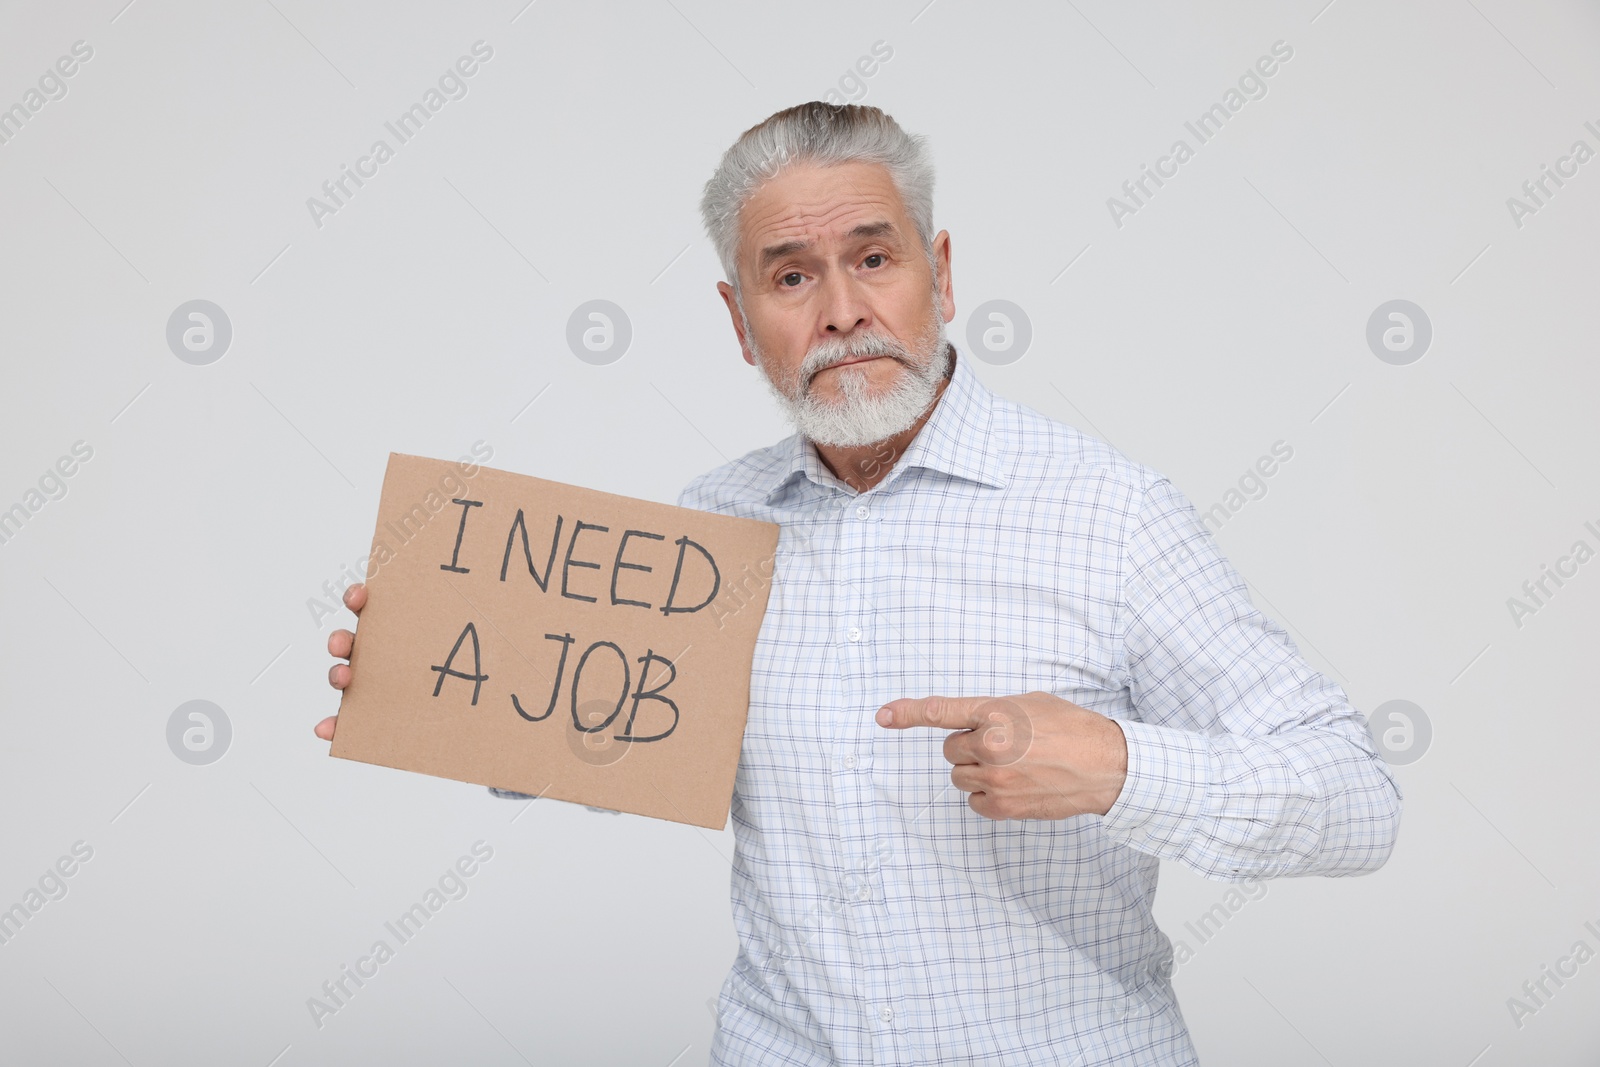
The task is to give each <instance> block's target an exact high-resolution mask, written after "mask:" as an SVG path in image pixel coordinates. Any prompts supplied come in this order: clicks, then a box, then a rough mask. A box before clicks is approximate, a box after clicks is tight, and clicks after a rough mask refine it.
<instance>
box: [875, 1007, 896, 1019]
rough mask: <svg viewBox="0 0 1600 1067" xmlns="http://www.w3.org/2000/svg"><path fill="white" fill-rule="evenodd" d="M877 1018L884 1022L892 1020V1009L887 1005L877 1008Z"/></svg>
mask: <svg viewBox="0 0 1600 1067" xmlns="http://www.w3.org/2000/svg"><path fill="white" fill-rule="evenodd" d="M878 1018H880V1019H882V1020H883V1021H884V1022H886V1023H892V1022H894V1009H893V1008H891V1007H888V1006H885V1007H882V1008H879V1009H878Z"/></svg>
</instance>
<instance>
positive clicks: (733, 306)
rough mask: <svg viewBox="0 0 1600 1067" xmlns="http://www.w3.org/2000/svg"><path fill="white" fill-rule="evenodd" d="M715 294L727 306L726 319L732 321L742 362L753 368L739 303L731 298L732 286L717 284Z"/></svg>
mask: <svg viewBox="0 0 1600 1067" xmlns="http://www.w3.org/2000/svg"><path fill="white" fill-rule="evenodd" d="M717 292H718V293H719V294H720V295H721V296H722V302H723V303H724V304H726V305H727V306H728V317H729V318H730V319H732V320H733V333H734V336H736V337H738V338H739V348H740V350H741V351H743V352H744V361H745V362H746V363H748V364H750V365H751V366H752V367H754V366H755V365H756V357H755V355H754V353H752V352H751V351H750V341H749V340H748V339H747V338H746V337H745V334H744V316H743V315H740V314H739V303H738V301H737V300H735V299H734V297H733V286H731V285H729V284H728V283H727V282H718V283H717Z"/></svg>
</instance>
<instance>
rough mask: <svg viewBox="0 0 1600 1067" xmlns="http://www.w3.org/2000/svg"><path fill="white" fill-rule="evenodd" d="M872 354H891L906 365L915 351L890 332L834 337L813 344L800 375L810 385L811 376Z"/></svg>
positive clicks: (890, 355)
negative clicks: (891, 335) (890, 334)
mask: <svg viewBox="0 0 1600 1067" xmlns="http://www.w3.org/2000/svg"><path fill="white" fill-rule="evenodd" d="M871 356H888V357H889V358H891V359H895V360H899V361H900V362H901V363H906V364H909V363H910V360H911V352H910V351H909V350H908V349H907V348H906V346H905V345H903V344H901V343H900V342H899V341H898V340H896V339H895V338H894V337H890V336H888V335H886V334H880V333H865V334H859V335H853V336H850V337H830V338H828V339H827V340H824V341H818V342H817V343H816V344H814V345H812V346H811V350H810V351H809V352H807V353H806V358H805V362H803V363H802V364H801V365H800V377H801V380H802V381H803V382H804V383H805V385H806V386H807V387H808V388H809V387H810V385H811V379H812V378H814V377H816V376H817V374H819V373H821V372H822V371H825V370H827V369H828V368H829V367H832V366H833V365H835V364H837V363H848V362H849V361H851V360H854V359H866V358H868V357H871Z"/></svg>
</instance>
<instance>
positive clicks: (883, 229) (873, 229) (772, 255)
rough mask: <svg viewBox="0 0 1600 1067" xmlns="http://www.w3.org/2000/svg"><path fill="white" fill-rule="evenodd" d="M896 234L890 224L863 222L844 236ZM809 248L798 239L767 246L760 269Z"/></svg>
mask: <svg viewBox="0 0 1600 1067" xmlns="http://www.w3.org/2000/svg"><path fill="white" fill-rule="evenodd" d="M898 232H899V231H898V230H896V229H895V225H894V223H892V222H888V221H882V222H863V223H862V224H861V225H859V226H856V227H853V228H852V229H851V230H850V232H849V233H847V234H845V237H847V238H849V239H850V240H860V239H861V238H864V237H893V236H895V235H896V234H897V233H898ZM810 247H811V242H810V241H802V240H799V239H798V238H796V239H795V240H792V241H783V242H780V243H778V244H775V245H768V246H767V247H766V248H763V249H762V250H761V269H762V270H766V269H767V268H768V267H770V266H772V264H773V263H774V262H775V261H776V260H780V259H782V258H783V257H784V256H791V255H793V254H794V253H796V252H804V251H805V250H806V249H808V248H810Z"/></svg>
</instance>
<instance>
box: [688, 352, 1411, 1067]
mask: <svg viewBox="0 0 1600 1067" xmlns="http://www.w3.org/2000/svg"><path fill="white" fill-rule="evenodd" d="M678 502H679V504H681V505H683V506H685V507H691V508H699V509H702V510H706V511H713V512H719V513H722V514H727V515H741V516H746V517H749V518H754V519H763V520H766V521H768V522H774V523H778V524H780V525H781V527H782V533H781V536H780V539H779V542H778V551H777V561H776V569H775V571H774V575H773V579H772V589H771V592H770V600H769V602H768V606H767V612H766V616H765V619H764V620H763V622H762V626H761V631H760V636H759V639H758V641H757V644H756V650H755V662H754V668H753V672H752V676H751V683H750V715H749V720H748V724H747V726H746V728H745V736H744V747H743V751H742V754H741V758H740V761H739V769H738V776H737V779H736V782H735V788H734V796H733V806H732V813H731V816H732V822H733V829H734V834H735V841H736V851H735V857H734V866H733V873H732V898H733V916H734V922H735V925H736V927H737V931H738V935H739V944H740V947H739V952H738V955H737V957H736V959H735V961H734V964H733V967H732V970H731V971H730V973H729V975H728V977H727V979H726V981H725V982H724V984H723V987H722V991H721V994H720V996H719V998H718V1014H719V1024H718V1030H717V1036H716V1040H715V1042H714V1044H713V1048H712V1059H713V1061H714V1062H716V1063H719V1064H734V1063H737V1064H760V1065H763V1067H771V1065H775V1064H805V1065H821V1064H869V1063H875V1064H886V1063H894V1064H910V1063H917V1064H952V1065H954V1064H961V1065H966V1067H970V1065H974V1064H994V1065H1001V1064H1004V1065H1006V1067H1019V1065H1025V1064H1050V1065H1057V1064H1076V1065H1080V1067H1088V1065H1091V1064H1107V1065H1109V1064H1117V1065H1119V1067H1128V1065H1132V1064H1162V1065H1175V1064H1194V1063H1197V1062H1198V1061H1197V1059H1196V1056H1195V1052H1194V1048H1193V1045H1192V1043H1191V1042H1190V1039H1189V1036H1188V1032H1187V1029H1186V1027H1185V1025H1184V1021H1183V1016H1182V1014H1181V1013H1180V1011H1179V1009H1178V1004H1177V1001H1176V999H1175V997H1174V995H1173V991H1172V984H1171V981H1170V975H1171V970H1172V942H1171V941H1170V940H1169V939H1168V938H1167V937H1166V936H1165V935H1164V934H1163V933H1162V932H1161V930H1160V929H1158V928H1157V926H1156V924H1155V921H1154V919H1153V918H1152V915H1151V905H1152V902H1153V900H1154V897H1155V890H1156V878H1157V872H1158V868H1159V861H1160V860H1161V859H1167V860H1171V861H1174V862H1177V863H1181V864H1183V865H1185V866H1186V867H1188V868H1190V869H1191V870H1194V871H1196V872H1198V873H1200V874H1201V875H1203V876H1205V877H1207V878H1212V879H1217V880H1220V881H1243V880H1245V879H1248V878H1251V877H1255V878H1270V877H1281V876H1288V875H1311V874H1321V875H1354V874H1362V873H1365V872H1368V871H1372V870H1374V869H1376V868H1377V867H1379V866H1380V865H1382V863H1383V862H1384V860H1385V859H1386V858H1387V857H1388V855H1389V853H1390V851H1391V849H1392V848H1393V845H1394V841H1395V835H1396V831H1397V828H1398V823H1399V817H1400V805H1401V794H1400V789H1399V786H1398V785H1397V784H1396V782H1395V780H1394V778H1393V776H1392V775H1391V774H1390V772H1389V769H1388V768H1387V766H1386V765H1385V764H1384V762H1383V761H1382V759H1381V758H1379V757H1378V756H1377V755H1376V753H1375V751H1374V748H1373V745H1372V741H1371V737H1370V735H1369V733H1368V731H1367V726H1366V723H1365V720H1364V719H1363V718H1362V716H1361V715H1360V713H1358V712H1357V711H1356V710H1355V709H1353V708H1352V707H1351V706H1350V703H1349V701H1348V699H1347V698H1346V696H1345V694H1344V692H1343V691H1342V690H1341V689H1340V687H1339V686H1338V685H1336V684H1334V683H1333V682H1332V681H1329V680H1328V679H1326V678H1324V677H1322V676H1321V675H1320V674H1318V673H1317V672H1316V671H1315V670H1313V669H1312V668H1311V667H1310V666H1308V665H1307V664H1306V662H1305V661H1304V659H1302V658H1301V656H1300V654H1299V652H1298V650H1297V649H1296V647H1295V644H1294V642H1293V641H1292V640H1291V639H1290V638H1289V636H1288V635H1287V634H1286V633H1285V632H1284V631H1283V630H1282V629H1281V628H1280V627H1279V626H1277V625H1276V624H1274V623H1273V622H1272V621H1271V620H1270V619H1268V618H1266V617H1265V616H1263V615H1262V614H1261V613H1260V612H1259V611H1257V610H1256V609H1255V608H1254V607H1253V606H1252V605H1251V603H1250V598H1249V596H1248V594H1247V592H1246V588H1245V584H1244V582H1243V581H1242V580H1241V579H1240V577H1239V576H1238V574H1237V573H1236V572H1235V571H1234V569H1233V568H1232V566H1231V565H1230V564H1229V563H1228V562H1227V561H1226V560H1225V559H1224V558H1223V557H1222V556H1221V555H1220V554H1219V552H1218V550H1217V547H1216V545H1215V543H1214V541H1213V540H1212V538H1211V536H1210V533H1209V532H1208V531H1207V530H1206V529H1205V528H1204V526H1202V524H1201V523H1200V521H1199V519H1198V518H1197V516H1196V514H1195V511H1194V509H1193V507H1192V506H1191V505H1190V504H1189V502H1188V501H1187V499H1186V498H1185V497H1184V496H1183V495H1182V494H1181V493H1179V492H1178V490H1177V489H1176V488H1174V487H1173V485H1172V483H1171V482H1169V481H1168V480H1167V479H1165V478H1164V477H1162V476H1161V475H1159V474H1157V473H1156V472H1154V471H1152V470H1150V469H1149V468H1147V467H1143V466H1140V465H1139V464H1136V463H1134V462H1133V461H1131V460H1129V459H1128V458H1127V457H1125V456H1123V455H1122V454H1121V453H1119V452H1117V451H1116V450H1115V449H1113V448H1111V447H1110V446H1109V445H1107V444H1105V443H1103V442H1101V441H1099V440H1096V439H1095V438H1092V437H1089V436H1086V435H1084V434H1082V433H1079V432H1078V431H1077V430H1075V429H1073V428H1071V427H1070V426H1067V425H1064V424H1062V423H1060V422H1057V421H1055V420H1052V419H1050V418H1048V417H1046V416H1045V415H1042V414H1040V413H1038V412H1036V411H1034V410H1032V409H1030V408H1027V407H1025V406H1023V405H1021V404H1017V403H1014V402H1012V401H1009V400H1006V399H1003V398H1001V397H998V396H996V395H995V394H993V393H992V392H990V391H989V390H988V389H987V388H985V387H984V385H983V384H982V382H980V381H979V380H978V378H977V376H976V375H975V374H974V373H973V370H972V368H971V367H970V366H969V364H968V358H967V357H966V356H963V355H960V354H958V355H957V358H956V361H955V367H954V371H953V375H952V378H951V381H950V383H949V385H948V386H947V387H946V389H945V391H944V393H943V395H942V396H941V397H940V399H939V402H938V403H937V405H936V406H935V408H934V411H933V414H932V415H931V416H930V417H929V419H928V421H927V422H926V423H925V424H924V426H923V428H922V430H921V431H920V432H919V433H918V434H917V436H916V437H915V438H914V439H913V441H912V443H911V445H910V447H909V448H908V450H907V451H906V453H905V454H904V455H903V456H902V457H901V458H900V460H899V461H898V462H897V463H896V464H895V465H894V467H893V469H892V470H891V471H890V472H889V474H888V475H887V476H886V477H885V478H884V479H883V480H882V481H881V482H880V483H879V484H878V485H876V486H875V487H873V488H872V489H870V490H868V491H867V492H864V493H858V492H856V491H855V490H854V489H852V488H851V487H850V486H848V485H846V484H845V483H844V482H842V481H840V480H839V479H838V478H836V477H834V475H833V474H832V473H830V472H829V471H828V469H827V468H826V467H825V466H824V465H823V464H822V462H821V461H820V459H819V458H818V456H817V454H816V451H815V448H814V447H813V446H812V445H811V444H810V443H809V442H807V441H805V440H804V439H803V438H801V437H800V436H799V435H794V436H791V437H789V438H787V439H785V440H783V441H781V442H779V443H778V444H775V445H772V446H771V447H768V448H763V449H759V450H757V451H754V452H751V453H749V454H748V455H746V456H743V457H741V458H740V459H737V460H734V461H733V462H731V463H728V464H725V465H723V466H721V467H718V468H717V469H715V470H713V471H710V472H708V473H706V474H704V475H701V476H700V477H698V478H696V479H695V480H694V481H692V482H691V483H690V484H689V485H688V486H687V487H686V488H685V489H684V491H683V493H682V495H681V496H680V497H679V501H678ZM1032 690H1042V691H1045V692H1048V693H1053V694H1056V695H1057V696H1060V697H1063V698H1065V699H1067V700H1070V701H1072V702H1073V703H1075V704H1079V705H1081V706H1083V707H1086V708H1090V709H1092V710H1094V711H1097V712H1100V713H1102V714H1104V715H1108V716H1111V717H1113V718H1115V719H1117V720H1118V722H1119V723H1120V725H1121V727H1122V729H1123V732H1124V733H1125V735H1126V737H1127V743H1128V776H1127V781H1126V783H1125V784H1124V786H1123V788H1122V793H1121V795H1120V796H1119V798H1118V799H1117V802H1116V803H1115V805H1113V807H1112V808H1111V810H1110V811H1109V812H1108V813H1107V814H1106V815H1105V816H1103V817H1102V816H1099V815H1083V816H1077V817H1074V818H1068V819H1062V820H1058V821H1042V820H1008V821H999V822H997V821H993V820H990V819H987V818H984V817H983V816H981V815H978V814H977V813H976V812H974V811H972V810H971V809H970V808H969V807H968V806H967V803H966V799H967V794H965V793H963V792H961V791H959V790H957V789H956V788H955V787H954V786H952V785H951V782H950V769H951V768H950V765H949V764H948V763H947V762H946V761H945V759H944V756H943V751H942V745H943V742H944V738H945V737H946V736H947V732H946V731H944V730H936V729H927V728H914V729H910V730H903V731H901V730H888V729H884V728H883V727H880V726H878V725H877V724H876V723H875V722H874V721H873V714H874V712H876V710H877V709H878V707H879V706H881V705H882V704H884V703H885V702H887V701H889V700H892V699H894V698H896V697H908V696H927V695H930V694H939V695H945V696H996V695H1004V694H1016V693H1024V692H1028V691H1032Z"/></svg>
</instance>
